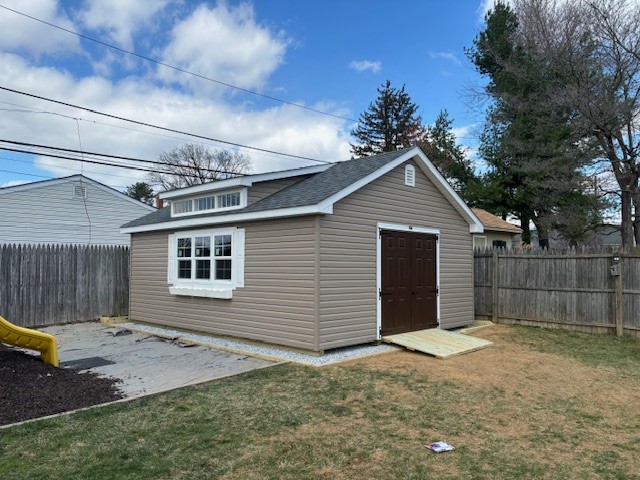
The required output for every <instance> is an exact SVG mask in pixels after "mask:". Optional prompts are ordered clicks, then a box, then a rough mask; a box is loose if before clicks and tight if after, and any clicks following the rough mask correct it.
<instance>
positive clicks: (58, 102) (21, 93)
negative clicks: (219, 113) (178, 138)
mask: <svg viewBox="0 0 640 480" xmlns="http://www.w3.org/2000/svg"><path fill="white" fill-rule="evenodd" d="M0 7H1V5H0ZM0 90H4V91H6V92H11V93H16V94H18V95H24V96H27V97H31V98H37V99H38V100H44V101H46V102H51V103H56V104H58V105H64V106H65V107H71V108H77V109H80V110H85V111H87V112H91V113H94V114H96V115H101V116H103V117H108V118H113V119H115V120H120V121H123V122H129V123H135V124H136V125H142V126H145V127H150V128H156V129H158V130H163V131H166V132H171V133H178V134H180V135H186V136H188V137H194V138H199V139H201V140H208V141H211V142H220V143H224V144H226V145H231V146H234V147H242V148H247V149H250V150H255V151H258V152H266V153H272V154H275V155H281V156H285V157H290V158H297V159H300V160H309V161H311V162H318V163H331V162H329V161H327V160H318V159H317V158H311V157H303V156H301V155H293V154H291V153H283V152H277V151H275V150H268V149H266V148H259V147H252V146H250V145H243V144H241V143H235V142H229V141H226V140H220V139H219V138H212V137H206V136H204V135H198V134H195V133H189V132H184V131H182V130H176V129H173V128H168V127H162V126H159V125H153V124H152V123H146V122H141V121H139V120H132V119H130V118H126V117H120V116H118V115H112V114H110V113H105V112H100V111H98V110H94V109H92V108H88V107H81V106H80V105H74V104H73V103H68V102H62V101H60V100H55V99H53V98H48V97H43V96H40V95H36V94H34V93H28V92H22V91H20V90H14V89H13V88H8V87H2V86H0Z"/></svg>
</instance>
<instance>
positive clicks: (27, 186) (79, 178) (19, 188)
mask: <svg viewBox="0 0 640 480" xmlns="http://www.w3.org/2000/svg"><path fill="white" fill-rule="evenodd" d="M74 182H85V183H88V184H91V185H92V186H94V187H96V188H99V189H100V190H103V191H105V192H107V193H110V194H111V195H116V196H118V197H121V198H122V199H124V200H127V201H128V202H131V203H133V204H134V205H137V206H139V207H143V208H146V209H147V210H149V211H150V212H153V211H155V210H156V208H155V207H153V206H151V205H148V204H146V203H144V202H141V201H140V200H136V199H135V198H132V197H130V196H128V195H125V194H124V193H122V192H119V191H118V190H116V189H115V188H111V187H108V186H106V185H103V184H102V183H100V182H97V181H95V180H93V179H91V178H89V177H85V176H84V175H80V174H78V175H71V176H69V177H62V178H54V179H52V180H43V181H40V182H30V183H23V184H22V185H14V186H12V187H5V188H0V195H6V194H8V193H15V192H24V191H27V190H31V189H33V188H42V187H48V186H50V185H51V186H53V185H59V184H62V183H74Z"/></svg>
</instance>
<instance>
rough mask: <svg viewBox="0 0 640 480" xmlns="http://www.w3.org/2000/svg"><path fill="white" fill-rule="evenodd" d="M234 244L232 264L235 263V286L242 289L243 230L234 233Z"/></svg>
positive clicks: (239, 229)
mask: <svg viewBox="0 0 640 480" xmlns="http://www.w3.org/2000/svg"><path fill="white" fill-rule="evenodd" d="M234 236H235V242H234V245H233V248H234V249H235V254H234V259H233V261H234V263H235V267H234V269H235V272H234V273H235V282H234V283H235V286H236V287H244V228H238V229H237V230H236V231H235V232H234Z"/></svg>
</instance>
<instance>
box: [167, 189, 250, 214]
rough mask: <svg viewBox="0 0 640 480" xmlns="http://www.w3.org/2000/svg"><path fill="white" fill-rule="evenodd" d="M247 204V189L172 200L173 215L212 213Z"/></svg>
mask: <svg viewBox="0 0 640 480" xmlns="http://www.w3.org/2000/svg"><path fill="white" fill-rule="evenodd" d="M246 205H247V194H246V190H235V191H231V192H223V193H217V194H213V195H211V194H209V195H205V196H201V197H194V198H187V199H184V200H174V201H173V202H171V216H172V217H177V216H181V215H193V214H198V213H210V212H217V211H220V210H232V209H238V208H243V207H245V206H246Z"/></svg>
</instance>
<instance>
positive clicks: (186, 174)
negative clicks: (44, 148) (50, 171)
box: [0, 145, 237, 178]
mask: <svg viewBox="0 0 640 480" xmlns="http://www.w3.org/2000/svg"><path fill="white" fill-rule="evenodd" d="M0 150H5V151H7V152H15V153H28V154H31V155H40V156H43V157H50V158H59V159H62V160H71V161H74V162H82V161H84V162H87V163H93V164H96V165H106V166H110V167H119V168H124V169H128V170H138V171H141V172H151V173H167V172H166V171H162V170H154V169H151V168H144V167H137V166H135V165H127V164H121V163H114V162H104V161H100V160H94V159H84V160H83V159H82V158H79V157H71V156H65V155H56V154H54V153H46V152H38V151H33V150H27V149H20V148H9V147H5V146H1V145H0ZM181 175H183V176H188V177H193V178H199V177H198V175H195V174H189V173H182V174H181ZM235 175H237V174H235Z"/></svg>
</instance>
